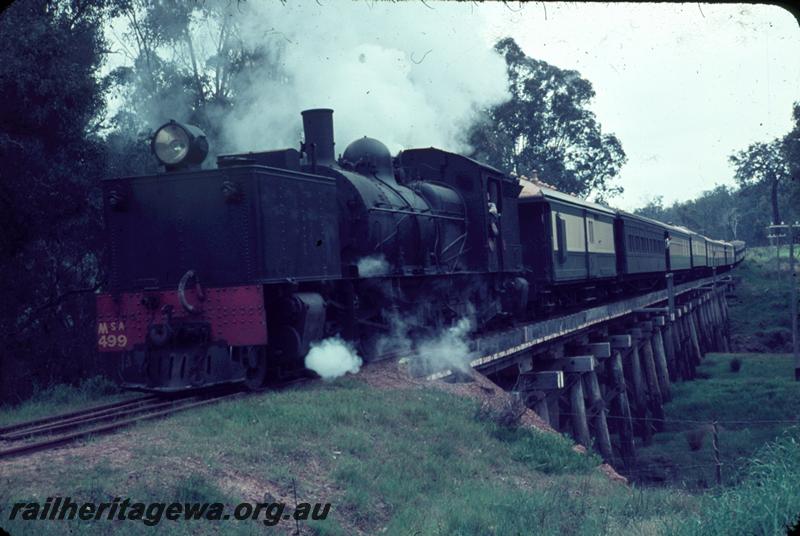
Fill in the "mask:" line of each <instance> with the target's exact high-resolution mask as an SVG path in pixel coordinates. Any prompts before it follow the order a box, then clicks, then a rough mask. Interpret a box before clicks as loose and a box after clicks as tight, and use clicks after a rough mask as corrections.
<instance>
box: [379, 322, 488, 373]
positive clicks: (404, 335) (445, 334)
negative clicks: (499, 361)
mask: <svg viewBox="0 0 800 536" xmlns="http://www.w3.org/2000/svg"><path fill="white" fill-rule="evenodd" d="M469 314H470V315H471V314H472V309H471V308H470V313H469ZM422 318H424V317H423V314H422V313H419V314H416V315H406V316H402V317H401V316H399V315H391V316H390V317H389V319H388V321H389V325H390V327H391V328H390V331H389V333H388V334H386V335H384V336H382V337H379V338H378V340H377V341H376V343H375V354H376V355H378V356H380V355H382V354H389V353H392V354H394V353H398V354H410V355H411V357H410V359H409V365H410V370H411V373H412V374H414V375H427V374H431V373H433V372H440V371H443V370H447V369H451V370H458V371H462V372H466V371H468V370H469V368H470V365H469V363H470V361H471V360H472V358H473V357H474V352H473V351H472V350H470V347H469V341H470V338H469V335H470V333H471V332H472V330H473V329H474V327H475V322H474V320H473V318H472V317H471V316H465V317H462V318H461V319H459V320H458V321H457V322H456V323H455V324H453V325H452V326H449V327H447V328H444V329H443V330H441V331H438V332H436V333H432V334H431V333H427V334H425V335H422V334H420V332H421V331H428V330H421V329H420V328H421V327H423V324H422V320H421V319H422Z"/></svg>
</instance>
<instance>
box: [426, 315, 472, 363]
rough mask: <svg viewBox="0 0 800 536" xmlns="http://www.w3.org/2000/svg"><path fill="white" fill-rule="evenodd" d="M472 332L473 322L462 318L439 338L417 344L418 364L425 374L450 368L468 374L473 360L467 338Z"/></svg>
mask: <svg viewBox="0 0 800 536" xmlns="http://www.w3.org/2000/svg"><path fill="white" fill-rule="evenodd" d="M470 331H472V321H471V320H470V319H469V318H462V319H461V320H459V321H458V322H457V323H456V324H455V325H454V326H451V327H449V328H447V329H446V330H445V331H444V332H442V333H441V334H439V335H438V336H437V337H435V338H432V339H427V340H423V341H421V342H419V343H417V355H416V360H417V363H416V364H417V365H418V366H420V368H421V369H422V372H423V373H425V374H428V373H431V372H437V371H440V370H444V369H448V368H449V369H455V370H460V371H464V372H466V371H467V370H469V362H470V360H471V358H472V352H471V351H470V349H469V339H468V338H467V335H469V332H470Z"/></svg>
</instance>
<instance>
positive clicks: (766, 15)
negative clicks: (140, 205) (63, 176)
mask: <svg viewBox="0 0 800 536" xmlns="http://www.w3.org/2000/svg"><path fill="white" fill-rule="evenodd" d="M236 5H237V9H236V10H235V16H237V17H240V22H241V25H242V36H243V39H244V40H245V41H246V42H247V43H248V44H249V45H255V44H259V43H265V42H266V41H268V40H270V39H272V40H273V41H272V43H274V42H275V41H274V40H275V39H277V40H278V42H279V43H280V44H281V46H283V47H284V48H283V50H284V54H283V60H282V61H283V68H284V69H286V70H287V71H288V72H290V73H291V84H290V86H289V87H287V86H286V85H285V84H284V83H283V82H281V83H276V81H275V79H274V77H272V78H271V77H270V76H269V73H268V72H265V73H263V76H260V75H259V73H256V74H255V76H254V77H253V83H252V85H251V87H249V88H248V90H247V91H246V92H245V93H244V96H245V97H246V99H245V100H246V101H247V104H246V105H240V104H237V113H236V114H234V117H233V118H232V119H231V120H230V121H229V122H228V123H227V124H225V125H224V127H223V132H224V135H225V136H226V139H227V141H228V143H229V145H230V146H231V147H235V148H236V150H242V151H245V150H263V149H266V148H275V147H278V146H294V145H296V143H297V140H298V139H299V138H298V136H299V133H298V126H299V112H300V111H301V110H302V109H305V108H309V107H331V108H333V109H334V110H335V115H334V123H335V128H336V142H337V145H336V150H337V153H340V152H341V151H342V150H343V149H344V147H345V146H346V143H347V142H349V141H350V140H353V139H356V138H357V137H360V136H363V135H369V136H372V137H376V138H378V139H381V140H383V141H384V142H385V143H386V144H387V145H388V146H389V148H390V149H391V150H392V151H393V152H394V151H397V150H400V149H402V148H405V147H413V146H431V145H433V146H439V147H442V148H444V149H448V150H453V151H462V150H466V148H465V147H463V143H462V142H460V141H459V133H461V132H463V131H464V129H465V128H466V126H468V125H469V124H470V122H471V121H472V120H473V119H474V118H475V117H476V110H477V109H480V108H485V107H487V106H491V105H494V104H497V103H498V102H501V101H502V100H503V98H505V96H507V91H506V85H505V80H504V64H503V60H502V59H501V58H500V57H499V56H497V55H496V54H494V53H493V52H492V49H491V47H492V45H493V44H494V43H495V42H496V41H497V40H498V39H500V38H502V37H505V36H511V37H513V38H514V39H515V40H516V41H517V43H519V44H520V46H521V47H522V49H523V50H524V51H525V53H526V54H527V55H529V56H531V57H533V58H536V59H540V60H544V61H547V62H549V63H551V64H553V65H555V66H557V67H559V68H562V69H574V70H577V71H578V72H579V73H580V74H581V76H583V77H584V78H586V79H588V80H589V81H590V82H591V83H592V85H593V87H594V90H595V93H596V97H595V99H594V100H593V101H592V103H591V104H590V109H591V110H592V111H593V112H594V113H595V114H596V117H597V119H598V121H599V123H600V124H601V126H602V128H603V131H604V132H608V133H613V134H615V135H616V136H617V137H618V138H619V139H620V141H621V143H622V146H623V149H624V150H625V152H626V154H627V157H628V160H627V163H626V164H625V165H624V166H623V167H622V169H621V172H620V175H619V177H618V178H617V179H616V184H617V185H620V186H622V187H623V188H624V193H623V194H622V195H620V196H618V197H614V198H612V199H610V200H609V201H610V203H611V204H612V205H614V206H617V207H619V208H623V209H627V210H632V209H634V208H637V207H640V206H642V205H644V204H646V203H647V202H648V201H649V200H651V199H653V198H654V197H655V196H658V195H660V196H663V200H664V202H665V203H666V204H670V203H672V202H674V201H684V200H688V199H692V198H694V197H697V196H698V195H699V194H700V193H702V192H703V191H704V190H710V189H712V188H714V186H715V185H717V184H729V185H733V184H734V181H733V169H732V167H731V166H730V164H729V162H728V157H729V156H730V155H731V154H732V153H734V152H736V151H739V150H742V149H745V148H746V147H747V146H748V145H749V144H751V143H754V142H758V141H770V140H772V139H773V138H775V137H778V136H782V135H783V134H785V133H786V132H788V131H789V129H790V127H791V110H792V104H793V103H794V102H795V101H800V28H799V27H798V24H797V21H796V19H795V18H794V17H793V15H792V14H791V13H789V12H788V11H785V10H783V9H782V8H779V7H776V6H770V5H757V4H698V3H691V4H673V3H652V4H645V3H621V4H601V3H585V4H581V3H550V2H548V3H532V2H521V3H518V2H507V3H500V2H437V1H436V0H425V2H422V1H406V2H380V1H378V2H376V1H363V2H350V1H346V0H317V1H314V0H303V1H302V2H297V1H291V0H289V1H287V2H286V3H285V4H284V3H281V2H245V3H238V4H236ZM120 25H121V23H120V22H119V21H117V23H116V26H118V27H117V28H116V31H115V32H111V34H114V35H120V34H122V33H123V30H122V28H121V27H120ZM111 34H110V35H109V37H111V38H112V42H113V41H114V35H111ZM209 35H211V36H213V35H215V32H213V31H210V32H209ZM197 44H198V47H199V49H200V50H202V48H203V47H202V45H203V44H202V43H197ZM208 45H209V48H211V49H213V42H209V43H208ZM112 48H114V47H112ZM117 49H120V47H117ZM125 62H126V60H125V59H124V58H123V55H122V54H117V57H116V58H114V57H112V58H111V60H110V61H109V63H108V65H107V67H108V68H111V67H113V66H115V65H119V64H120V63H125ZM176 113H177V112H176ZM178 119H180V117H178ZM542 178H543V179H544V180H546V179H547V178H546V177H542Z"/></svg>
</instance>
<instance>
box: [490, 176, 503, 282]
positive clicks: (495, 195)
mask: <svg viewBox="0 0 800 536" xmlns="http://www.w3.org/2000/svg"><path fill="white" fill-rule="evenodd" d="M502 193H503V192H502V191H501V189H500V181H499V180H497V179H495V178H492V177H487V178H486V227H487V229H486V238H487V240H486V243H487V246H486V247H487V250H488V251H487V253H488V263H487V265H488V269H489V271H490V272H498V271H502V270H503V254H502V250H501V248H503V247H505V245H504V244H503V238H502V236H503V233H502V232H501V231H502V227H501V225H502V222H501V219H502V214H503V195H502Z"/></svg>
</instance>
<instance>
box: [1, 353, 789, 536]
mask: <svg viewBox="0 0 800 536" xmlns="http://www.w3.org/2000/svg"><path fill="white" fill-rule="evenodd" d="M746 367H748V364H747V363H745V365H744V367H743V369H742V372H744V371H745V370H746ZM751 368H752V367H751ZM695 383H697V384H699V383H700V382H695ZM19 410H20V411H24V408H19ZM10 413H12V412H10ZM6 417H7V418H10V419H13V418H16V415H7V416H6ZM796 441H797V436H786V437H785V438H784V439H783V441H782V442H781V443H779V444H776V445H773V446H771V447H770V448H769V449H767V450H763V451H761V452H760V453H759V454H758V456H757V459H758V460H760V461H758V462H755V463H754V464H751V466H750V467H751V471H752V472H753V474H754V476H752V477H750V478H746V479H745V480H744V481H743V482H742V483H741V484H739V485H738V486H737V487H734V488H731V489H730V490H728V491H727V492H726V493H725V494H723V495H719V496H715V495H711V494H708V495H700V496H697V495H692V494H689V493H686V492H685V491H681V490H676V489H671V488H663V489H651V488H636V487H628V486H624V485H621V484H619V483H615V482H612V481H610V480H609V479H608V478H607V477H606V476H605V475H603V474H601V473H600V472H599V471H597V470H596V469H595V467H596V465H597V463H598V460H597V458H596V457H594V456H584V455H581V454H578V453H576V452H574V451H573V450H572V444H571V442H570V441H568V440H566V439H564V438H562V437H560V436H556V435H552V434H547V433H543V432H537V431H533V430H529V429H508V428H504V427H502V426H500V425H498V424H497V420H495V419H493V418H486V417H485V413H484V412H483V411H480V410H479V407H478V406H477V403H476V402H475V401H473V400H470V399H464V398H460V397H457V396H455V395H452V394H449V393H444V392H439V391H437V390H430V391H429V390H422V389H396V390H386V391H381V390H376V389H374V388H370V387H368V386H366V385H364V384H362V383H361V382H359V381H355V380H347V381H338V382H335V383H331V384H319V385H315V386H312V387H309V388H303V389H298V390H294V391H285V392H276V393H268V394H264V395H262V396H259V397H257V398H251V399H247V400H244V401H239V402H226V403H222V404H219V405H217V406H213V407H207V408H203V409H201V410H198V411H195V412H191V413H186V414H180V415H176V416H173V417H170V418H169V419H165V420H163V421H160V422H151V423H144V424H141V425H139V426H138V427H137V428H136V429H135V430H131V431H129V432H124V433H121V434H116V435H114V436H108V437H104V438H99V439H97V440H95V441H93V442H90V443H88V444H86V445H84V446H82V447H80V448H79V449H66V450H64V451H62V452H61V453H51V454H47V455H42V456H40V457H39V459H38V460H37V461H36V463H33V462H32V461H30V460H27V461H22V460H20V461H17V462H15V461H13V460H12V461H10V462H4V464H3V474H2V488H0V489H1V490H2V491H0V504H2V505H3V511H2V513H0V519H2V520H3V521H2V522H0V525H2V526H4V527H5V528H6V529H7V530H10V532H11V533H12V534H14V535H19V534H37V535H38V534H44V535H48V534H64V533H67V532H74V533H77V534H108V533H112V532H113V533H119V534H152V533H153V532H154V531H155V532H157V533H168V534H218V533H223V534H261V533H263V532H264V531H265V530H269V529H268V528H267V527H265V526H264V525H263V524H261V523H260V522H257V521H242V522H236V521H182V522H174V521H167V520H162V521H161V523H160V524H158V525H157V526H156V527H148V526H145V525H144V524H143V523H141V522H136V521H126V522H122V521H106V520H102V521H93V522H86V521H72V522H69V521H62V522H58V521H52V522H50V521H30V522H18V521H15V522H9V521H8V513H9V511H10V503H14V502H18V501H25V500H38V501H44V499H45V498H46V497H52V496H59V495H60V496H70V497H72V498H73V500H79V501H89V500H93V501H97V502H103V501H106V502H109V501H112V500H113V498H114V497H123V498H124V497H130V498H132V499H133V500H134V501H143V502H149V501H160V502H172V501H179V502H185V501H200V502H206V501H207V502H222V503H225V504H227V505H230V506H229V507H228V508H230V509H232V507H233V505H235V504H237V503H238V502H240V501H286V502H288V503H289V504H292V503H293V500H294V499H293V495H294V489H295V487H296V491H297V496H298V499H299V501H300V502H303V501H306V502H317V501H319V502H331V503H332V504H333V508H332V510H331V514H330V517H329V518H328V519H326V520H325V521H316V522H313V523H304V524H303V525H302V530H303V533H309V534H310V533H318V534H355V533H361V534H379V533H383V534H415V533H418V534H441V535H450V534H481V535H483V534H502V535H506V534H520V535H527V534H559V535H560V534H565V533H566V534H586V535H589V534H591V535H596V534H664V535H666V534H704V535H705V534H737V533H742V532H741V531H739V530H736V529H737V527H740V526H742V525H741V523H744V522H746V523H748V525H747V527H749V528H750V529H748V530H747V531H745V532H747V533H767V534H768V533H770V532H769V531H765V530H762V529H766V528H768V527H773V526H775V527H777V526H782V525H783V524H785V523H786V522H787V521H788V520H790V519H791V516H792V515H793V514H794V513H796V512H794V511H793V510H792V509H794V510H797V505H798V504H800V489H799V488H800V449H798V444H797V442H796ZM37 464H38V465H37ZM227 511H228V512H230V510H227ZM737 516H739V517H737ZM742 516H746V519H745V518H744V517H742ZM737 520H738V521H737ZM293 528H294V527H293V524H292V522H291V521H285V522H283V523H281V524H280V525H279V526H278V527H276V529H277V530H278V531H279V532H284V533H285V532H291V530H293Z"/></svg>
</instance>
